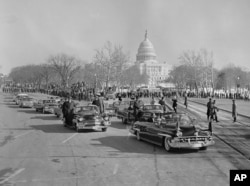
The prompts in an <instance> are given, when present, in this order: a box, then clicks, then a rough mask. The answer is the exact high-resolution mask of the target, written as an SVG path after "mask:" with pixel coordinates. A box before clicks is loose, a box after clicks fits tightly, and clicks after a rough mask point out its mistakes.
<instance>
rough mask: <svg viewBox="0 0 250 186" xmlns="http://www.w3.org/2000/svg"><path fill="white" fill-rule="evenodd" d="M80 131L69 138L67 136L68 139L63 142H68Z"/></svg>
mask: <svg viewBox="0 0 250 186" xmlns="http://www.w3.org/2000/svg"><path fill="white" fill-rule="evenodd" d="M77 134H78V133H75V134H73V135H72V136H70V137H69V138H67V139H66V140H64V141H63V142H62V143H66V142H67V141H69V140H70V139H71V138H73V137H75V136H76V135H77Z"/></svg>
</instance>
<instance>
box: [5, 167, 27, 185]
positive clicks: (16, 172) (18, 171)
mask: <svg viewBox="0 0 250 186" xmlns="http://www.w3.org/2000/svg"><path fill="white" fill-rule="evenodd" d="M24 169H25V168H22V169H18V170H17V171H15V172H14V173H13V174H11V175H10V176H9V177H7V178H5V179H4V180H2V181H0V184H4V183H5V182H7V181H9V179H11V178H13V177H14V176H16V175H18V174H20V173H21V172H23V171H24Z"/></svg>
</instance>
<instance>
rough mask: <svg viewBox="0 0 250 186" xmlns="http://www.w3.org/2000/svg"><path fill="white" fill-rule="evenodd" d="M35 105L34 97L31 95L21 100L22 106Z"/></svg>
mask: <svg viewBox="0 0 250 186" xmlns="http://www.w3.org/2000/svg"><path fill="white" fill-rule="evenodd" d="M33 105H34V99H33V98H30V97H22V98H20V100H19V107H20V108H24V107H25V108H32V107H33Z"/></svg>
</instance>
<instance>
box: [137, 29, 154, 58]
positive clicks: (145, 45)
mask: <svg viewBox="0 0 250 186" xmlns="http://www.w3.org/2000/svg"><path fill="white" fill-rule="evenodd" d="M155 59H156V54H155V49H154V46H153V44H152V43H151V42H150V41H149V39H148V37H147V31H146V33H145V39H144V41H142V42H141V44H140V46H139V48H138V53H137V55H136V60H137V61H145V60H155Z"/></svg>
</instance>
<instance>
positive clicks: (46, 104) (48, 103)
mask: <svg viewBox="0 0 250 186" xmlns="http://www.w3.org/2000/svg"><path fill="white" fill-rule="evenodd" d="M57 107H58V103H57V102H56V101H55V100H53V99H43V100H38V102H37V103H34V108H35V109H36V112H42V113H43V114H45V113H51V114H53V113H54V109H55V108H57Z"/></svg>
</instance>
